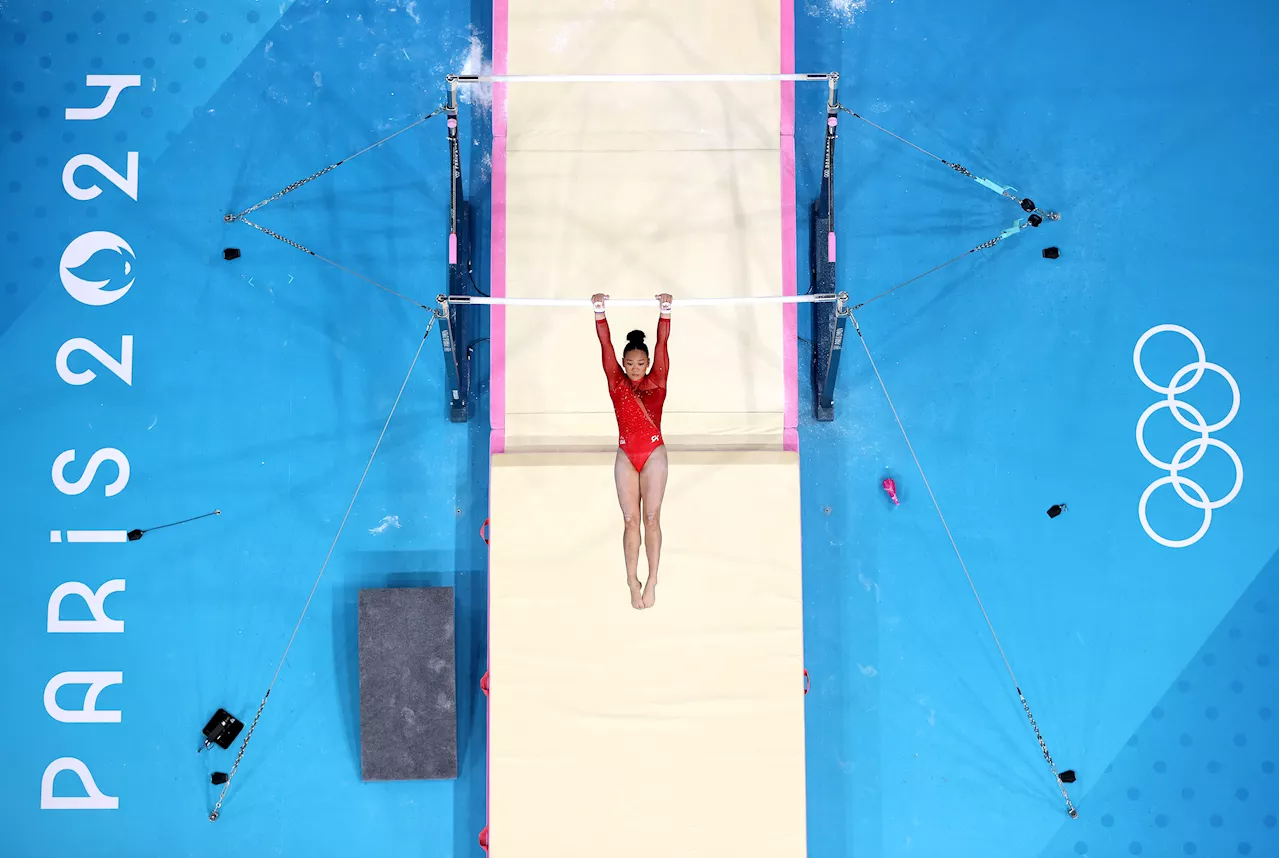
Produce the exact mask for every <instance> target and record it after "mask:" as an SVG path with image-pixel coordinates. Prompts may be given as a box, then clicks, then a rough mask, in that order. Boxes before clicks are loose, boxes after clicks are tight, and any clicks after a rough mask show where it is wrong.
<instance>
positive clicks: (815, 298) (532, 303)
mask: <svg viewBox="0 0 1280 858" xmlns="http://www.w3.org/2000/svg"><path fill="white" fill-rule="evenodd" d="M848 299H849V296H848V295H847V294H846V293H844V292H841V293H840V294H838V295H834V294H819V295H744V296H740V297H733V298H673V299H672V301H671V304H672V306H676V307H710V306H714V305H717V304H822V303H830V302H833V301H847V300H848ZM436 300H438V301H439V302H440V303H442V304H446V303H447V304H488V305H501V306H508V307H590V306H591V300H590V299H589V298H488V297H481V296H479V295H438V296H437V297H436ZM657 301H658V299H657V298H608V299H606V300H605V304H606V305H612V306H615V307H618V306H622V307H652V306H653V305H654V304H656V303H657Z"/></svg>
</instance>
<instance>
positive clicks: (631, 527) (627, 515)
mask: <svg viewBox="0 0 1280 858" xmlns="http://www.w3.org/2000/svg"><path fill="white" fill-rule="evenodd" d="M622 526H623V528H625V529H626V531H627V533H636V534H639V533H640V514H639V513H632V512H624V513H623V514H622Z"/></svg>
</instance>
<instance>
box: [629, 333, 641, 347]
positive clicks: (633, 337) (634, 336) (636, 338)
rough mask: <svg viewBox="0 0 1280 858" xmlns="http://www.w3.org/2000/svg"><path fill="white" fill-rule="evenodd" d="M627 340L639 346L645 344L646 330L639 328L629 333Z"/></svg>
mask: <svg viewBox="0 0 1280 858" xmlns="http://www.w3.org/2000/svg"><path fill="white" fill-rule="evenodd" d="M627 342H628V343H631V344H633V345H637V346H642V345H644V331H638V330H637V331H632V332H631V333H629V334H627Z"/></svg>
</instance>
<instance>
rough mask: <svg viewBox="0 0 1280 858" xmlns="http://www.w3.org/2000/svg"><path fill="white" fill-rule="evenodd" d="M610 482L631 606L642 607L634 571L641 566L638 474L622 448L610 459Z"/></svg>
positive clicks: (638, 584)
mask: <svg viewBox="0 0 1280 858" xmlns="http://www.w3.org/2000/svg"><path fill="white" fill-rule="evenodd" d="M646 469H647V465H646ZM613 481H614V483H616V484H617V487H618V505H619V506H621V507H622V553H623V556H624V557H625V558H626V561H627V587H628V588H629V589H630V590H631V607H633V608H636V609H640V608H642V607H644V606H643V604H642V603H641V591H640V577H639V575H638V571H637V570H638V568H639V566H640V474H639V473H637V472H636V469H635V466H634V465H632V464H631V460H630V459H628V458H627V456H626V454H625V453H623V452H622V449H621V448H619V449H618V456H617V458H616V459H614V462H613Z"/></svg>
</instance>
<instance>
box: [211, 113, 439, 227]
mask: <svg viewBox="0 0 1280 858" xmlns="http://www.w3.org/2000/svg"><path fill="white" fill-rule="evenodd" d="M446 109H447V107H446V106H445V105H441V106H440V107H437V108H436V109H435V110H433V111H432V112H431V113H428V114H427V115H426V116H423V117H421V118H420V119H417V120H415V121H413V122H411V123H409V124H408V125H406V126H405V127H404V128H401V129H400V130H399V131H396V132H393V133H391V134H388V135H387V136H386V137H383V138H382V139H381V140H379V141H378V142H376V143H372V144H370V145H368V146H366V147H364V148H363V149H361V150H360V151H359V152H356V153H355V154H354V155H348V156H347V157H345V158H343V159H342V160H341V161H338V162H336V163H333V164H330V165H329V166H327V167H325V168H324V169H323V170H319V171H317V172H315V173H312V174H311V175H310V176H307V177H306V178H305V179H299V180H298V181H296V182H294V183H293V184H291V185H289V186H287V187H286V188H284V190H282V191H279V192H277V193H276V194H274V195H272V196H270V197H267V198H266V199H265V200H262V201H261V202H259V203H255V204H254V205H251V206H249V208H247V209H245V210H244V211H242V212H239V213H238V214H228V215H223V217H222V219H223V220H224V221H225V222H227V223H231V222H232V221H235V220H241V219H243V218H244V216H245V215H247V214H252V213H253V212H256V211H257V210H258V209H260V208H262V207H263V206H265V205H269V204H271V203H274V202H275V201H276V200H278V199H280V198H281V197H283V196H284V195H285V194H290V193H293V192H294V191H296V190H297V189H298V188H300V187H302V186H303V185H305V184H307V183H308V182H314V181H315V180H316V179H318V178H320V177H321V176H323V175H324V174H325V173H327V172H329V171H330V170H333V169H336V168H338V167H341V166H342V165H343V164H345V163H347V162H348V161H350V160H352V159H354V158H358V157H360V156H361V155H363V154H364V153H365V152H368V151H369V150H370V149H376V148H378V147H379V146H381V145H382V144H383V143H386V142H387V141H388V140H390V139H392V138H393V137H398V136H400V135H401V134H403V133H404V132H406V131H408V130H409V129H410V128H414V127H416V126H418V125H421V124H422V123H424V122H426V121H427V120H428V119H432V118H434V117H436V116H439V115H440V114H441V113H444V112H445V110H446Z"/></svg>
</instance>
